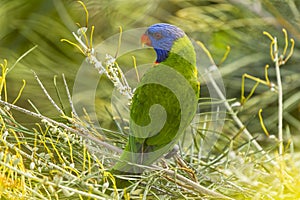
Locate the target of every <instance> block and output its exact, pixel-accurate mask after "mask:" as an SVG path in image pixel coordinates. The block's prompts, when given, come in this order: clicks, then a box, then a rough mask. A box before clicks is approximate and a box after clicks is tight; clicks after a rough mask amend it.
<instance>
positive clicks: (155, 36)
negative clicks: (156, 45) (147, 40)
mask: <svg viewBox="0 0 300 200" xmlns="http://www.w3.org/2000/svg"><path fill="white" fill-rule="evenodd" d="M153 36H154V38H155V39H160V38H162V34H161V33H158V32H156V33H154V34H153Z"/></svg>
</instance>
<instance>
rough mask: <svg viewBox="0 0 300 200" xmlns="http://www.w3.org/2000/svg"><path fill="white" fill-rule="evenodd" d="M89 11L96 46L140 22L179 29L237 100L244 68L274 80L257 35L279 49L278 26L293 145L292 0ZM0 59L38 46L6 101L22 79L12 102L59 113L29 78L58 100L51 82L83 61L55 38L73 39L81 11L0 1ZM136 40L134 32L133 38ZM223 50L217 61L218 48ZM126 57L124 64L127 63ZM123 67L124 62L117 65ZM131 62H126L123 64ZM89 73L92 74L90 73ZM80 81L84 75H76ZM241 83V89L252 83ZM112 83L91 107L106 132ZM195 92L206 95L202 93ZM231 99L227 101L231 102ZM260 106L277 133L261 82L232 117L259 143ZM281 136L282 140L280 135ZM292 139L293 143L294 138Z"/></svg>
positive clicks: (128, 5) (122, 1)
mask: <svg viewBox="0 0 300 200" xmlns="http://www.w3.org/2000/svg"><path fill="white" fill-rule="evenodd" d="M83 2H84V3H85V4H86V6H87V9H88V10H89V25H95V34H94V42H95V43H100V42H101V41H103V40H105V39H106V38H108V37H109V36H111V35H113V34H116V33H118V32H119V27H120V26H121V27H122V28H123V30H129V29H132V28H139V27H146V26H149V25H151V24H154V23H158V22H166V23H171V24H174V25H176V26H179V27H180V28H182V29H183V30H184V31H185V32H186V33H187V34H188V35H189V36H190V37H192V38H193V39H194V40H200V41H202V42H203V43H204V44H205V45H206V46H207V47H208V49H209V50H210V52H211V54H212V56H213V57H214V59H215V61H216V63H217V64H220V65H219V70H220V71H221V73H222V76H223V80H224V83H225V86H226V95H227V98H228V99H236V100H237V101H238V100H239V99H240V94H241V77H242V75H243V74H244V73H248V74H251V75H253V76H256V77H258V78H262V79H263V78H264V66H265V65H266V64H270V69H269V78H270V80H271V81H273V82H276V76H275V70H274V65H273V63H272V61H271V59H270V56H269V55H270V52H269V44H270V40H269V39H268V38H267V37H266V36H264V35H263V31H267V32H269V33H271V34H272V35H274V36H277V37H278V40H279V44H280V47H281V49H280V51H281V52H282V49H283V46H284V35H283V33H282V28H285V29H286V30H287V32H288V34H289V37H292V38H294V39H295V44H296V46H295V49H294V54H293V57H292V58H291V59H290V60H289V61H288V63H286V65H284V66H282V67H281V72H282V79H283V89H284V108H285V109H284V129H285V130H287V128H288V129H290V130H291V133H292V134H293V139H294V142H295V143H297V141H299V139H298V138H299V131H300V67H299V64H300V53H299V40H300V1H297V0H294V1H293V0H287V1H284V0H194V1H183V0H152V1H146V0H131V1H126V0H89V1H83ZM0 16H1V17H0V27H1V31H0V59H1V60H3V59H7V60H8V63H9V64H8V67H11V66H12V65H13V63H14V62H15V61H16V60H17V59H18V58H19V57H20V56H21V55H22V54H23V53H25V52H26V51H27V50H29V49H30V48H32V47H33V46H35V45H38V47H37V48H36V49H35V50H33V51H32V52H31V53H30V54H28V55H27V56H26V57H24V58H23V59H22V60H21V61H20V62H19V63H18V64H17V65H16V66H15V67H14V69H13V70H12V71H10V73H9V74H8V77H7V87H8V94H9V102H12V101H13V99H15V97H16V96H17V94H18V91H19V89H20V87H21V85H22V80H23V79H24V80H26V87H25V89H24V91H23V94H22V97H21V99H20V100H19V101H18V102H17V105H19V106H21V107H24V108H27V109H30V110H33V109H32V107H31V106H30V104H29V103H28V101H27V100H28V99H30V100H31V101H32V102H33V103H34V104H35V106H36V107H37V108H38V109H39V111H40V112H41V113H42V114H44V115H46V116H49V117H51V118H54V119H58V118H59V113H58V112H57V111H56V110H55V109H54V107H53V106H52V105H51V103H50V102H49V101H48V100H47V98H46V96H45V95H44V94H43V92H42V90H41V88H40V87H39V86H38V84H37V82H36V80H35V79H34V76H33V73H32V70H34V71H35V72H36V73H37V74H38V76H39V78H40V79H41V81H42V82H43V84H44V85H45V87H46V88H47V90H48V91H49V93H50V95H51V96H52V97H53V99H54V100H55V101H58V97H57V95H56V90H55V87H54V84H53V78H54V76H57V85H58V87H59V88H60V91H61V93H62V94H65V93H64V86H63V83H62V79H61V74H62V73H64V74H65V76H66V78H67V80H68V84H69V87H70V89H71V90H72V85H73V82H74V79H75V76H76V73H77V70H78V68H79V67H80V65H81V63H82V62H83V61H84V57H83V55H81V54H80V52H79V51H78V50H76V49H75V48H74V47H73V46H71V45H68V44H67V43H63V42H61V41H60V40H61V39H62V38H66V39H69V40H73V36H72V32H73V31H77V29H78V26H77V25H76V23H80V24H81V25H85V13H84V10H83V9H82V7H81V6H80V4H78V3H77V2H76V1H73V0H64V1H62V0H42V1H41V0H23V1H10V0H1V2H0ZM136 37H137V40H139V38H140V36H139V35H137V36H136ZM227 46H230V48H231V51H230V53H229V55H228V57H227V59H226V60H225V62H223V63H220V61H221V59H222V57H223V55H224V53H225V52H226V47H227ZM128 62H129V61H128ZM123 65H125V66H126V62H123ZM127 66H132V62H131V61H130V63H128V64H127ZM95 73H96V72H95ZM81 78H82V79H83V80H84V79H88V78H89V77H81ZM253 85H254V82H253V81H246V85H245V88H246V92H247V93H248V92H249V91H250V90H251V88H252V87H253ZM112 89H113V86H112V84H110V82H108V81H106V80H103V81H102V82H101V85H100V87H99V90H98V91H97V99H96V105H97V112H98V116H99V121H101V124H102V125H103V126H104V127H107V128H110V129H114V123H113V121H112V120H111V116H110V115H109V114H108V112H107V111H106V107H108V108H109V106H110V99H109V98H107V97H108V96H109V94H110V92H111V91H112ZM201 95H202V96H203V97H205V96H208V94H207V93H206V92H205V90H204V91H202V94H201ZM62 99H63V102H62V104H63V105H64V106H65V107H64V109H65V110H66V112H70V108H69V107H68V103H67V98H66V96H64V95H62ZM233 102H234V101H233ZM260 108H262V109H263V117H264V120H265V125H266V127H267V129H268V130H269V132H270V133H272V134H277V123H276V121H277V95H276V93H274V92H272V91H270V89H269V88H268V87H267V86H262V85H260V86H259V87H258V88H257V89H256V91H255V93H254V95H253V97H252V98H251V99H250V100H249V101H248V102H247V103H246V104H245V105H244V106H243V108H240V113H239V116H240V117H241V119H242V120H243V121H244V123H245V124H246V125H247V128H248V129H249V130H250V132H252V133H254V134H257V136H260V137H259V138H261V140H263V141H261V142H267V141H266V137H265V135H264V133H263V131H262V128H261V126H260V123H259V119H258V116H257V113H258V110H259V109H260ZM15 114H16V118H17V120H18V121H19V122H21V123H22V124H24V125H25V126H28V127H30V126H34V123H35V122H36V121H35V120H36V119H31V118H29V117H28V116H26V117H24V116H23V115H21V114H19V113H15ZM231 130H232V125H231V124H230V123H227V124H226V125H225V127H224V130H223V131H224V132H225V133H228V134H230V132H231ZM285 139H286V140H287V139H288V138H285ZM298 143H299V142H298Z"/></svg>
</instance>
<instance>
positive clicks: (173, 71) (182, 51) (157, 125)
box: [112, 36, 199, 174]
mask: <svg viewBox="0 0 300 200" xmlns="http://www.w3.org/2000/svg"><path fill="white" fill-rule="evenodd" d="M198 96H199V82H198V80H197V68H196V55H195V51H194V48H193V46H192V44H191V41H190V40H189V38H188V37H187V36H184V37H182V38H179V39H177V40H176V41H174V43H173V46H172V48H171V51H170V52H169V55H168V57H167V59H165V60H164V61H163V62H161V63H159V64H157V65H154V66H153V67H152V68H151V69H149V70H148V71H147V72H146V73H145V74H144V76H143V77H142V79H141V82H140V83H139V85H138V87H137V89H136V90H135V93H134V96H133V99H132V104H131V109H130V136H129V140H128V143H127V145H126V148H125V150H124V152H123V154H122V155H121V158H120V159H121V161H119V162H117V163H116V164H115V165H114V167H113V169H112V172H113V173H115V174H140V173H142V171H143V168H140V167H138V166H136V165H134V164H138V165H148V166H149V165H151V164H152V163H153V162H155V161H156V160H158V159H159V158H160V157H161V156H162V155H163V154H165V153H168V152H169V151H170V150H171V149H172V148H173V146H174V145H175V144H176V143H177V142H178V139H179V137H180V136H181V135H182V133H183V132H184V130H185V129H186V128H187V126H188V125H189V124H190V122H191V121H192V119H193V117H194V115H195V113H196V109H197V100H198ZM129 163H133V165H131V164H129Z"/></svg>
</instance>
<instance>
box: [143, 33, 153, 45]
mask: <svg viewBox="0 0 300 200" xmlns="http://www.w3.org/2000/svg"><path fill="white" fill-rule="evenodd" d="M141 42H142V44H146V45H148V46H151V40H150V38H149V36H148V35H147V34H143V35H142V37H141Z"/></svg>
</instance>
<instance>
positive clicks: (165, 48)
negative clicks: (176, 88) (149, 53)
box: [141, 23, 185, 63]
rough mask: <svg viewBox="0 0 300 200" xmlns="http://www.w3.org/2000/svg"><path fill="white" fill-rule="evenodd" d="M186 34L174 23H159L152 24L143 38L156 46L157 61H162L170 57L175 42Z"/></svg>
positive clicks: (148, 43)
mask: <svg viewBox="0 0 300 200" xmlns="http://www.w3.org/2000/svg"><path fill="white" fill-rule="evenodd" d="M184 35H185V33H184V32H183V31H182V30H181V29H180V28H178V27H176V26H174V25H171V24H165V23H159V24H154V25H152V26H150V27H149V28H148V29H147V31H146V32H145V34H143V36H142V38H141V40H142V42H143V43H144V44H146V45H148V46H152V47H153V48H154V50H155V51H156V55H157V59H156V62H157V63H160V62H162V61H164V60H165V59H166V58H167V57H168V54H169V52H170V50H171V48H172V45H173V42H174V41H176V40H177V39H178V38H181V37H183V36H184Z"/></svg>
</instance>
